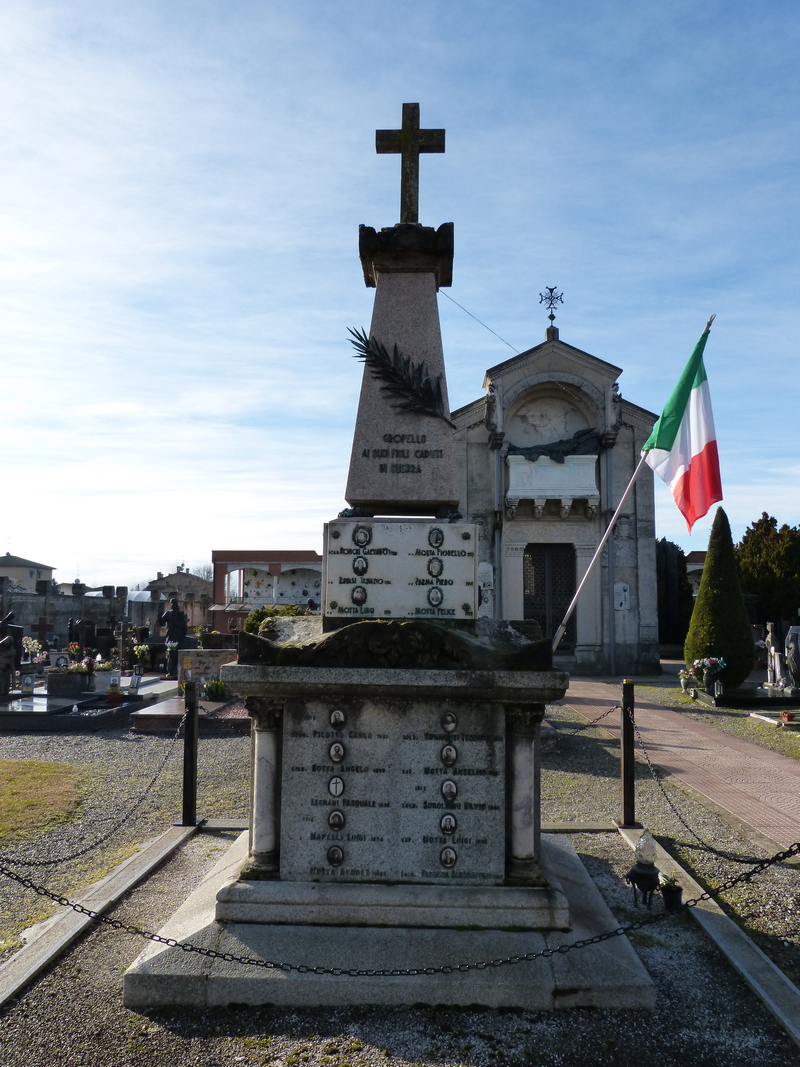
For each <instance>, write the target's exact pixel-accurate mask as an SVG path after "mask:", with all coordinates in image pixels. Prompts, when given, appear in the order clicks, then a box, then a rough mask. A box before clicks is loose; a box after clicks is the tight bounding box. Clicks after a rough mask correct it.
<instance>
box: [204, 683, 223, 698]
mask: <svg viewBox="0 0 800 1067" xmlns="http://www.w3.org/2000/svg"><path fill="white" fill-rule="evenodd" d="M205 690H206V691H205V695H204V699H206V700H224V699H225V683H224V682H221V681H220V680H219V678H212V679H211V680H210V681H208V682H206V685H205Z"/></svg>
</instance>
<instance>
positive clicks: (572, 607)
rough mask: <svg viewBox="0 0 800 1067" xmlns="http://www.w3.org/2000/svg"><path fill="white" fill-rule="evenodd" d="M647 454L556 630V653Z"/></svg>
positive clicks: (643, 454) (642, 458) (640, 462)
mask: <svg viewBox="0 0 800 1067" xmlns="http://www.w3.org/2000/svg"><path fill="white" fill-rule="evenodd" d="M646 454H647V453H645V452H643V453H642V457H641V459H640V460H639V462H638V464H637V465H636V470H635V471H634V472H633V475H632V477H631V480H630V481H629V482H628V488H627V489H626V490H625V492H624V493H623V494H622V499H621V500H620V502H619V504H617V510H616V511H615V512H614V514H613V515H612V516H611V521H610V522H609V524H608V528H607V529H606V532H605V533H604V534H603V536H602V537H601V538H600V544H599V545H598V546H597V549H596V550H595V554H594V555H593V556H592V559H591V562H590V563H589V566H588V567H587V568H586V573H585V574H584V576H583V577H582V578H581V581H580V585H579V586H578V588H577V589H576V590H575V596H574V597H573V598H572V602H571V604H570V606H569V607H568V608H567V613H566V615H565V616H564V621H563V622H562V623H561V625H560V626H559V628H558V629H557V630H556V633H555V637H554V638H553V651H554V652H555V650H556V649H557V648H558V646H559V644H560V643H561V638H562V637H563V636H564V633H565V632H566V629H567V623H568V622H569V620H570V618H571V617H572V613H573V611H574V610H575V605H576V604H577V603H578V597H579V596H580V595H581V592H582V590H583V587H584V586H585V585H586V583H587V581H588V580H589V575H590V574H591V573H592V570H593V568H594V565H595V563H597V561H598V559H600V553H601V552H602V551H603V549H604V548H605V547H606V542H607V541H608V539H609V537H610V536H611V534H612V532H613V530H614V527H615V526H616V524H617V519H618V518H619V516H620V512H621V511H622V509H623V507H624V506H625V502H626V501H627V499H628V497H629V496H630V495H631V493H632V492H633V487H634V484H635V482H636V479H637V478H638V477H639V474H640V473H641V470H642V467H643V466H644V460H645V456H646Z"/></svg>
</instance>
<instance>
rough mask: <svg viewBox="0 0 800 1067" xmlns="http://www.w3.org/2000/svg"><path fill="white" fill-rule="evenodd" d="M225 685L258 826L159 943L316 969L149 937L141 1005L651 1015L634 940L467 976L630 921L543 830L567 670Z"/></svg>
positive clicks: (241, 680)
mask: <svg viewBox="0 0 800 1067" xmlns="http://www.w3.org/2000/svg"><path fill="white" fill-rule="evenodd" d="M359 625H361V624H359ZM223 676H224V677H225V678H226V681H230V682H231V684H233V685H234V687H235V688H236V690H237V691H238V692H239V693H242V694H245V696H246V699H247V706H248V709H249V711H250V715H251V717H252V720H253V734H252V737H253V756H252V769H253V771H252V773H253V783H252V798H253V799H252V816H251V828H250V832H249V834H246V835H243V836H242V838H241V839H240V840H239V841H238V842H237V844H236V845H235V846H234V847H233V848H232V849H231V851H230V853H229V855H228V856H227V857H226V859H225V860H224V861H222V862H221V863H220V865H218V867H217V868H216V869H215V871H214V872H212V874H211V875H209V877H208V878H207V879H206V881H205V882H204V883H203V885H202V886H201V887H199V889H198V890H197V891H196V892H195V893H194V894H193V895H192V897H191V898H190V899H189V900H188V901H187V902H186V904H185V905H184V906H183V907H182V908H181V909H180V910H179V911H178V912H177V913H176V914H175V916H173V918H172V920H171V921H170V922H169V923H168V924H167V926H166V927H165V928H164V929H163V930H162V931H161V933H162V936H164V937H168V938H175V939H176V940H177V941H179V942H180V941H183V940H185V941H189V942H192V943H193V944H196V945H200V946H201V947H206V948H213V949H214V950H215V951H216V952H219V953H222V954H225V955H229V956H242V957H247V958H257V959H261V960H269V961H273V962H275V963H280V964H286V963H288V964H292V965H294V966H298V965H300V966H302V967H303V968H304V971H301V972H298V971H296V970H288V969H264V968H260V967H254V966H248V965H246V964H242V963H237V962H235V961H233V960H231V959H228V960H222V959H219V960H214V959H209V958H208V957H203V956H201V955H195V954H191V953H186V952H184V951H182V950H181V949H176V948H169V947H164V946H157V945H152V946H150V947H148V948H147V949H145V951H144V952H143V953H142V955H141V956H140V957H139V958H138V959H137V961H136V962H135V963H134V965H133V966H132V967H131V969H130V970H129V971H128V973H127V974H126V976H125V1003H126V1005H127V1006H129V1007H132V1008H142V1007H146V1006H148V1005H149V1006H165V1005H169V1004H185V1005H208V1006H210V1005H224V1004H230V1003H237V1002H238V1003H249V1004H281V1005H296V1006H301V1005H302V1006H339V1005H369V1004H372V1005H381V1004H392V1005H397V1004H416V1003H424V1004H452V1005H467V1004H481V1005H486V1006H488V1007H520V1008H527V1009H531V1010H540V1009H545V1010H546V1009H551V1008H554V1007H558V1006H563V1007H569V1006H584V1007H586V1006H614V1007H617V1008H620V1007H650V1006H652V1000H653V987H652V983H651V982H650V980H649V978H648V977H647V975H646V972H645V971H644V969H643V968H642V966H641V964H640V963H639V961H638V959H637V957H636V955H635V953H634V952H633V950H632V948H631V946H630V945H629V944H628V942H627V941H626V939H624V938H619V937H615V938H612V939H610V940H609V941H608V942H604V943H602V944H600V945H596V946H592V947H590V948H585V949H581V950H578V951H576V952H574V953H569V954H565V955H561V954H559V955H557V956H554V957H551V958H549V959H542V960H536V961H534V962H525V963H519V964H516V965H510V964H507V965H505V966H502V967H492V968H488V969H476V970H469V971H458V970H457V968H458V967H459V965H461V964H466V963H475V962H477V961H482V960H493V959H498V958H502V957H506V956H522V955H524V954H526V953H529V952H532V951H534V952H535V951H540V950H542V949H545V948H556V947H558V946H560V945H561V944H564V943H565V942H569V941H570V940H576V939H578V938H585V937H591V936H593V935H594V934H596V933H601V932H603V931H604V930H611V929H614V928H615V926H616V925H617V924H616V922H615V920H614V919H613V917H612V916H611V914H610V913H609V912H608V909H607V908H606V906H605V905H604V903H603V901H602V898H601V897H600V895H599V893H598V891H597V889H596V888H595V887H594V885H593V883H592V882H591V880H590V879H589V877H588V875H587V874H586V872H585V870H584V868H583V865H582V864H581V862H580V860H579V859H578V857H577V856H576V854H575V853H574V851H573V849H572V848H571V846H570V844H569V842H568V841H567V839H566V838H563V837H557V836H556V837H550V838H542V837H541V835H540V832H539V827H540V815H539V735H540V724H541V720H542V716H543V713H544V706H545V703H547V702H548V701H553V700H556V699H559V698H560V697H561V696H562V695H563V693H564V690H565V688H566V685H567V677H566V675H563V674H561V673H559V672H553V671H499V670H408V669H402V668H400V669H388V668H385V667H374V668H368V667H362V668H358V669H354V668H351V667H339V668H336V667H319V666H289V667H281V666H260V665H244V664H238V665H236V666H228V667H225V668H223ZM314 967H322V968H331V969H336V970H340V971H342V972H345V971H348V970H351V969H354V970H360V971H367V970H384V971H386V970H392V971H402V970H404V969H407V968H440V967H446V968H454V971H453V972H452V973H449V974H447V973H446V974H440V973H434V974H426V975H419V976H403V975H393V976H391V977H388V976H385V977H376V976H372V977H367V976H350V975H348V974H344V973H342V974H338V975H325V974H311V973H308V972H307V969H308V968H314Z"/></svg>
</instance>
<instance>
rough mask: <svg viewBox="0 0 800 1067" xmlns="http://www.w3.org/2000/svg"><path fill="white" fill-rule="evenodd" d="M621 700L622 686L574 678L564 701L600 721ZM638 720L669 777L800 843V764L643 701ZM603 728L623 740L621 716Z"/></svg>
mask: <svg viewBox="0 0 800 1067" xmlns="http://www.w3.org/2000/svg"><path fill="white" fill-rule="evenodd" d="M620 697H621V686H620V685H619V684H618V683H617V684H613V683H608V682H598V681H593V680H590V679H580V678H570V683H569V689H568V690H567V694H566V696H565V697H564V699H563V701H562V703H563V704H567V705H569V706H570V707H571V708H573V709H574V710H575V711H576V712H578V713H579V714H580V715H583V716H586V718H587V719H594V718H595V717H596V716H598V715H600V714H601V713H602V712H603V711H604V710H605V709H606V708H609V707H613V706H614V705H615V704H618V703H619V700H620ZM634 717H635V721H636V726H637V728H638V730H639V733H640V734H641V736H642V740H643V741H644V744H645V746H646V748H647V750H648V752H649V754H650V758H651V760H652V761H653V763H654V764H656V765H657V766H658V767H659V768H660V769H661V770H662V771H663V772H664V773H665V774H669V775H672V776H674V777H675V778H677V779H679V780H680V781H682V782H684V783H685V784H686V785H687V786H689V787H690V788H691V789H694V790H696V791H697V792H698V793H702V795H703V796H705V797H707V798H708V799H709V800H711V801H712V802H713V803H714V804H716V805H718V806H719V807H720V808H724V809H725V810H726V811H729V812H730V813H731V814H732V815H734V816H735V817H736V818H737V819H740V820H741V821H742V822H744V823H747V825H748V826H751V827H753V829H755V830H756V831H758V832H759V833H760V834H763V836H764V837H767V838H769V839H770V840H771V841H774V842H775V843H776V844H777V845H778V846H780V847H781V848H787V847H788V846H789V845H792V844H794V842H795V841H800V760H793V759H791V758H790V757H788V756H782V755H780V753H777V752H771V751H770V750H769V749H765V748H762V747H761V746H759V745H756V744H751V743H750V742H749V741H742V740H741V739H740V738H738V737H732V736H731V735H729V734H725V733H722V732H721V731H720V730H715V729H714V727H713V726H708V725H706V724H705V723H702V722H698V721H697V720H695V719H692V718H690V717H689V716H687V715H683V714H681V712H679V711H672V710H671V709H669V708H665V707H662V706H661V705H659V704H651V703H648V702H646V701H640V700H638V699H636V701H635V711H634ZM601 725H602V727H603V728H604V729H606V730H608V731H609V733H611V734H613V736H614V737H619V733H620V714H619V713H618V712H616V713H612V714H611V715H609V716H608V718H606V719H603V721H602V724H601ZM636 747H637V750H638V747H639V746H638V743H637V746H636ZM799 747H800V746H799Z"/></svg>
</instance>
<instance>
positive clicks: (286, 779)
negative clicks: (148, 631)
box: [124, 105, 652, 1009]
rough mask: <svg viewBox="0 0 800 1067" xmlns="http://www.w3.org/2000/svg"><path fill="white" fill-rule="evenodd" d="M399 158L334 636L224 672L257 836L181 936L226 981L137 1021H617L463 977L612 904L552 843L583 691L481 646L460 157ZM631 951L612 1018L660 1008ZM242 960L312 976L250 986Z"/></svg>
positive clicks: (134, 993) (161, 971) (248, 642)
mask: <svg viewBox="0 0 800 1067" xmlns="http://www.w3.org/2000/svg"><path fill="white" fill-rule="evenodd" d="M439 134H441V137H440V136H439ZM377 146H378V151H397V150H399V151H401V153H402V174H403V181H402V194H401V222H400V224H399V225H398V226H395V227H390V228H389V229H388V230H381V231H380V232H379V233H377V234H376V233H375V231H374V230H370V231H367V230H366V228H364V227H362V228H361V234H360V254H361V260H362V265H363V267H364V275H365V279H366V281H367V284H368V285H376V286H377V290H376V296H375V310H374V314H373V318H372V326H371V332H370V335H369V336H367V335H365V334H360V335H358V336H357V337H356V338H355V340H356V343H357V346H360V347H361V351H362V354H363V355H364V358H365V364H366V365H365V370H364V378H363V383H362V390H361V397H360V400H359V409H358V418H357V423H356V428H355V434H354V445H353V453H352V458H351V463H350V471H349V476H348V481H347V492H346V498H347V500H348V503H349V504H350V505H351V507H350V509H348V511H347V512H344V513H343V514H342V515H341V516H340V517H339V518H338V519H336V520H334V521H332V522H329V523H328V524H327V527H326V530H325V554H324V561H325V562H324V568H325V569H324V581H323V589H324V602H323V612H324V622H325V624H326V625H325V627H324V629H325V633H324V634H323V635H322V636H321V637H318V638H314V639H312V640H308V639H307V638H306V639H298V640H297V641H294V642H291V641H290V642H288V643H287V642H286V641H284V640H283V638H281V639H279V640H278V639H276V640H275V641H274V642H273V641H270V640H269V639H268V638H267V637H264V638H260V637H256V636H252V635H249V634H242V635H241V639H240V644H239V656H238V662H237V663H236V664H230V665H227V666H223V667H222V668H221V669H220V677H221V679H222V680H223V681H224V682H225V683H226V685H228V686H229V687H230V688H231V689H232V690H233V691H235V692H236V693H238V694H240V695H242V696H244V697H245V704H246V708H247V710H248V713H249V714H250V716H251V719H252V729H253V741H252V763H251V767H252V785H251V805H252V806H251V817H250V830H249V834H248V835H247V838H246V839H243V840H240V842H239V843H237V845H236V846H235V848H234V849H233V850H232V852H231V854H230V856H229V857H228V859H227V860H226V861H225V863H224V864H222V865H221V866H220V867H219V868H218V870H217V871H216V872H215V874H213V875H212V876H211V877H210V878H209V879H208V880H207V881H206V882H205V883H204V885H203V887H201V888H200V889H198V891H197V892H196V893H195V895H194V896H193V897H192V898H191V899H190V901H189V902H188V903H187V905H186V906H185V907H184V908H183V909H182V910H181V912H180V913H178V914H177V915H176V916H175V919H174V921H173V923H172V924H168V926H167V927H165V928H164V930H163V931H162V936H164V937H166V938H171V937H175V938H184V937H187V938H188V939H189V940H191V941H193V942H194V943H196V944H201V945H207V946H209V947H211V946H213V947H214V948H215V950H216V951H218V952H221V953H223V954H225V956H226V959H225V961H224V962H216V963H215V962H213V961H212V962H207V961H206V960H204V959H202V958H194V957H191V956H187V955H186V954H185V953H183V952H182V951H181V950H180V949H179V948H177V949H176V948H170V947H164V946H158V945H154V946H151V947H150V948H147V949H145V950H144V952H143V953H142V954H141V956H140V957H139V959H138V960H137V961H136V962H135V963H134V965H133V967H132V968H131V969H130V970H129V971H128V972H127V974H126V976H125V986H124V988H125V1003H126V1005H127V1006H129V1007H138V1006H143V1005H145V1004H148V1005H155V1004H176V1003H185V1004H188V1003H191V1004H195V1005H199V1004H207V1005H211V1004H223V1003H227V1004H229V1003H232V1002H244V1003H254V1004H255V1003H271V1004H285V1005H297V1006H300V1005H310V1006H314V1007H317V1006H325V1005H364V1004H392V1005H398V1004H415V1003H427V1004H441V1003H449V1004H462V1005H467V1004H475V1003H479V1004H485V1005H490V1006H495V1007H501V1006H506V1007H525V1008H530V1009H536V1008H552V1007H554V1006H555V1005H556V1004H557V1003H559V1002H560V1003H562V1004H567V1003H569V1004H582V1005H585V1006H595V1005H597V1004H598V1003H600V1002H606V1001H601V998H599V995H598V992H597V989H598V984H597V981H598V980H597V978H596V975H595V973H594V972H596V971H597V970H598V967H597V963H596V960H595V961H594V963H593V961H592V957H591V956H590V955H585V956H584V963H583V967H581V966H578V968H577V970H575V969H572V967H571V965H570V964H569V963H568V964H567V965H566V966H565V965H563V964H561V963H559V964H558V965H556V966H550V964H547V965H546V967H544V968H542V967H539V968H538V970H536V971H534V972H531V971H528V972H527V975H525V974H520V973H519V972H520V969H519V968H513V969H512V968H504V969H503V973H502V974H501V973H499V972H497V971H495V970H492V971H491V973H489V972H487V971H486V970H485V969H483V968H481V969H470V970H469V971H467V972H465V971H463V970H459V966H460V965H462V964H464V963H466V962H467V961H470V960H472V961H474V960H476V959H486V958H489V959H492V958H495V957H497V956H498V955H501V956H511V955H523V954H524V953H526V952H530V951H531V949H532V948H533V947H534V946H537V947H539V948H546V947H549V946H553V945H557V944H559V943H561V942H560V941H559V938H563V937H564V934H563V933H561V932H560V931H564V930H565V929H568V928H569V927H570V926H573V927H575V920H573V919H572V918H571V910H570V909H571V907H572V906H573V905H576V906H577V907H578V914H579V916H580V918H579V920H578V922H579V923H580V922H583V921H584V916H585V913H586V901H587V900H588V899H590V898H591V899H593V900H594V898H595V897H597V892H596V890H593V887H592V886H591V882H590V880H589V879H588V876H587V875H586V873H585V871H583V869H582V867H581V864H580V862H579V861H578V859H577V857H576V856H575V853H574V852H573V851H572V850H571V847H570V846H569V844H568V843H567V842H566V840H565V839H562V840H558V841H549V842H545V841H543V839H542V835H541V815H540V810H539V795H540V782H539V773H540V767H539V752H540V732H541V721H542V717H543V714H544V708H545V704H546V703H548V702H552V701H555V700H558V699H560V698H561V697H562V696H563V695H564V692H565V690H566V687H567V683H568V676H567V675H566V674H564V673H563V672H557V671H553V670H552V653H551V649H550V642H549V641H547V640H545V641H540V642H528V641H526V640H524V639H523V638H521V637H520V638H519V639H518V640H517V641H514V640H511V639H510V638H509V639H508V640H506V641H505V643H504V642H503V641H501V640H499V638H498V635H497V634H496V633H495V632H494V631H493V629H492V626H493V621H492V620H489V619H485V620H482V624H483V626H484V630H485V633H479V632H478V630H477V625H476V623H475V619H476V617H477V614H478V600H479V589H478V571H477V551H476V540H477V527H476V526H475V525H471V524H464V523H459V522H458V517H459V516H458V514H457V507H458V503H459V500H458V477H457V469H456V465H455V461H454V456H453V450H452V428H451V426H450V424H449V412H448V408H447V392H446V383H445V378H444V360H443V355H442V350H441V338H440V334H439V324H438V310H437V306H436V289H437V286H438V285H439V284H449V281H450V274H451V263H452V226H450V227H449V228H447V227H440V229H439V231H434V230H432V229H428V228H425V227H421V226H419V223H418V221H417V204H418V191H417V181H418V156H419V152H420V151H423V152H424V151H443V149H444V133H443V131H424V130H420V129H419V108H418V105H404V108H403V127H402V129H401V130H400V131H388V132H387V131H379V132H378V138H377ZM438 146H441V147H438ZM425 380H427V382H428V386H430V387H425V388H423V386H422V382H423V381H425ZM431 383H434V384H433V386H431ZM389 385H391V388H387V386H389ZM387 516H391V518H388V517H387ZM342 624H344V625H342ZM562 879H563V881H564V883H565V884H566V885H567V886H568V887H569V891H570V892H571V893H572V899H571V900H569V901H568V897H567V892H566V891H565V889H564V888H562ZM592 893H594V897H593V896H592ZM600 911H601V912H602V920H601V921H602V922H606V923H609V924H610V923H613V919H612V918H611V916H610V914H609V913H608V912H607V911H603V910H602V906H601V908H600ZM577 928H578V929H580V932H581V936H586V935H587V934H589V933H590V931H591V933H595V932H597V930H598V929H599V925H598V923H595V925H594V926H592V925H591V924H589V926H588V927H587V926H580V925H579V926H578V927H577ZM546 931H550V933H547V932H546ZM614 940H615V942H617V941H624V939H619V938H616V939H614ZM610 951H611V956H613V965H612V967H611V971H612V972H613V974H612V976H611V977H610V978H609V980H608V982H607V984H606V989H607V990H608V989H611V988H612V987H613V992H612V993H609V994H608V995H609V997H610V998H611V1000H612V1002H613V1005H614V1006H615V1007H629V1006H630V1007H633V1006H642V1005H644V1004H647V1003H649V1002H650V1001H651V999H652V985H651V984H650V983H649V980H648V979H647V977H646V975H645V974H644V972H643V970H642V968H641V965H640V964H638V961H637V960H636V957H635V954H634V953H633V950H632V949H631V947H630V945H628V944H627V942H626V943H625V944H620V945H616V944H615V945H613V946H611V948H610ZM233 956H246V957H248V958H250V957H253V956H260V957H262V958H268V959H270V960H273V961H281V962H288V961H291V962H297V963H299V964H302V967H301V968H300V970H298V969H296V968H289V967H282V968H279V969H276V970H264V969H255V968H250V969H249V970H248V968H247V967H246V966H244V965H242V964H239V963H237V962H236V961H235V960H233V959H231V958H229V957H233ZM610 958H611V957H608V956H607V957H605V959H606V960H608V959H610ZM405 968H417V969H419V974H416V975H410V974H401V972H403V970H404V969H405ZM425 968H427V970H426V971H425V972H424V973H423V969H425ZM315 969H316V970H317V971H320V969H323V970H322V972H321V973H318V974H315V973H313V972H314V970H315ZM512 970H513V971H514V972H516V973H511V972H512ZM370 971H381V972H385V973H382V974H380V975H375V974H372V975H369V976H368V972H370ZM453 971H455V972H456V973H455V974H453V973H449V972H453ZM389 972H393V973H391V975H390V973H389ZM434 976H435V977H434ZM609 983H610V984H609Z"/></svg>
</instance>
